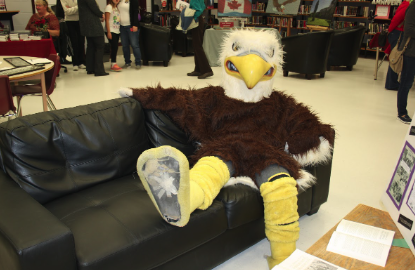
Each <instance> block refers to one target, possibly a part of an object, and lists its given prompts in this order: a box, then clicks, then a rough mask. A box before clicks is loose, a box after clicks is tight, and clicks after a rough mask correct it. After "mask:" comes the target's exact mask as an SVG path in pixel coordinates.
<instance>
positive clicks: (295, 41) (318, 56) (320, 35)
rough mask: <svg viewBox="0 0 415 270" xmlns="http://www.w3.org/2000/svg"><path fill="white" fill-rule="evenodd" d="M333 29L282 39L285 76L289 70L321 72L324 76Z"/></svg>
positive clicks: (306, 72)
mask: <svg viewBox="0 0 415 270" xmlns="http://www.w3.org/2000/svg"><path fill="white" fill-rule="evenodd" d="M333 33H334V32H333V31H332V30H330V31H322V32H311V33H306V34H300V35H296V36H289V37H284V38H282V39H281V42H282V45H283V49H284V53H285V54H284V65H283V72H284V77H287V76H288V72H289V71H291V72H297V73H302V74H306V78H307V79H309V80H310V79H311V75H312V74H320V77H321V78H324V75H325V72H326V70H327V59H328V55H329V49H330V44H331V39H332V36H333Z"/></svg>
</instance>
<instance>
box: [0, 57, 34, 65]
mask: <svg viewBox="0 0 415 270" xmlns="http://www.w3.org/2000/svg"><path fill="white" fill-rule="evenodd" d="M3 59H4V61H6V62H8V63H9V64H10V65H12V66H14V67H25V66H31V65H32V64H30V63H29V62H27V61H26V60H24V59H23V58H21V57H10V58H3Z"/></svg>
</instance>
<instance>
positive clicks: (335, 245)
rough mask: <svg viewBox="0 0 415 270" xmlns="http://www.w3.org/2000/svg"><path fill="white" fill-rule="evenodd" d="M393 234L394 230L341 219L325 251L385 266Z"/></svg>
mask: <svg viewBox="0 0 415 270" xmlns="http://www.w3.org/2000/svg"><path fill="white" fill-rule="evenodd" d="M394 235H395V232H394V231H390V230H385V229H382V228H377V227H374V226H369V225H365V224H361V223H357V222H353V221H349V220H344V219H343V220H342V221H341V222H340V224H339V225H338V226H337V229H336V231H335V232H334V233H333V235H332V236H331V238H330V241H329V244H328V246H327V251H331V252H334V253H337V254H341V255H344V256H348V257H351V258H355V259H358V260H361V261H365V262H368V263H372V264H376V265H379V266H383V267H385V265H386V261H387V259H388V255H389V250H390V248H391V246H392V241H393V237H394Z"/></svg>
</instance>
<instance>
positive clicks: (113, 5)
mask: <svg viewBox="0 0 415 270" xmlns="http://www.w3.org/2000/svg"><path fill="white" fill-rule="evenodd" d="M119 2H120V0H108V5H107V7H106V8H105V28H106V29H107V38H108V40H109V42H110V45H111V70H112V71H121V70H122V68H120V67H119V66H118V65H117V52H118V40H120V21H121V19H120V11H119V10H118V7H117V5H118V3H119Z"/></svg>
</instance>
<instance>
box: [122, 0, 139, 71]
mask: <svg viewBox="0 0 415 270" xmlns="http://www.w3.org/2000/svg"><path fill="white" fill-rule="evenodd" d="M118 10H119V11H120V14H121V26H120V34H121V44H122V51H123V54H124V59H125V65H124V66H123V68H130V67H131V53H130V46H131V48H133V54H134V58H135V68H136V69H140V68H141V52H140V45H139V36H140V23H139V21H138V0H121V1H120V3H119V4H118Z"/></svg>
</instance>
